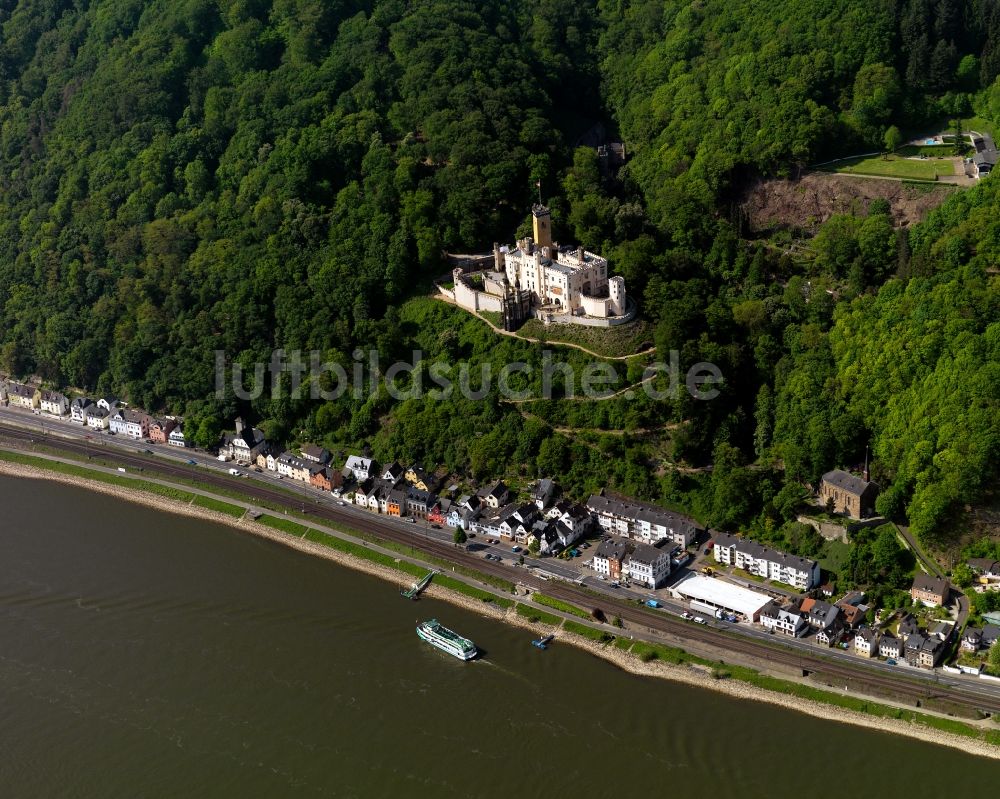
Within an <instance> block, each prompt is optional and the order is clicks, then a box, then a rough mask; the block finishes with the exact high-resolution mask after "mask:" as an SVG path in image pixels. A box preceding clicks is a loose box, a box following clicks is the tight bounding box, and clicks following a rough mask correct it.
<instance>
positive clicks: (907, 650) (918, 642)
mask: <svg viewBox="0 0 1000 799" xmlns="http://www.w3.org/2000/svg"><path fill="white" fill-rule="evenodd" d="M926 642H927V639H926V638H925V637H924V636H923V635H922V634H920V633H912V634H911V635H908V636H906V644H905V645H904V647H903V656H904V658H905V659H906V662H907V663H908V664H909V665H911V666H913V667H915V668H919V667H920V652H921V650H922V649H923V648H924V644H925V643H926Z"/></svg>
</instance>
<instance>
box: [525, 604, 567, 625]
mask: <svg viewBox="0 0 1000 799" xmlns="http://www.w3.org/2000/svg"><path fill="white" fill-rule="evenodd" d="M517 615H518V616H523V617H524V618H526V619H527V620H528V621H530V622H539V623H541V624H547V625H549V626H550V627H558V626H559V625H560V624H561V623H562V619H561V618H560V617H559V616H553V615H552V614H551V613H546V612H545V611H544V610H538V609H536V608H533V607H529V606H528V605H518V606H517Z"/></svg>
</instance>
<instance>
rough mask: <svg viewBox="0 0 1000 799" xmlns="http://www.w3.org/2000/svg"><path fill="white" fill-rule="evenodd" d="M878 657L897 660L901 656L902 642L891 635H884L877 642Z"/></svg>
mask: <svg viewBox="0 0 1000 799" xmlns="http://www.w3.org/2000/svg"><path fill="white" fill-rule="evenodd" d="M878 653H879V656H880V657H884V658H892V659H893V660H899V658H901V657H902V656H903V642H902V641H900V640H899V639H898V638H897V637H896V636H895V635H893V634H892V633H885V634H884V635H883V636H882V637H881V638H880V639H879V642H878Z"/></svg>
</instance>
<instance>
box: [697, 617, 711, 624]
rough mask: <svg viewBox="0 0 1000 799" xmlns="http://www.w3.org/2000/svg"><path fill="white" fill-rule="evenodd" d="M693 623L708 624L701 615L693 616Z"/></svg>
mask: <svg viewBox="0 0 1000 799" xmlns="http://www.w3.org/2000/svg"><path fill="white" fill-rule="evenodd" d="M694 623H695V624H708V622H707V621H705V620H704V619H703V618H702V617H701V616H695V617H694Z"/></svg>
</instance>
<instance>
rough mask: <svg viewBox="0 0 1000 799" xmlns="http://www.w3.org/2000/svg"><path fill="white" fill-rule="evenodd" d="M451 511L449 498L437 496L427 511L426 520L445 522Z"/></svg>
mask: <svg viewBox="0 0 1000 799" xmlns="http://www.w3.org/2000/svg"><path fill="white" fill-rule="evenodd" d="M450 511H451V500H450V499H448V498H447V497H437V498H436V499H435V500H434V504H433V505H432V506H431V509H430V510H429V511H427V521H428V522H429V523H430V524H442V525H443V524H447V523H448V514H449V512H450Z"/></svg>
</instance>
